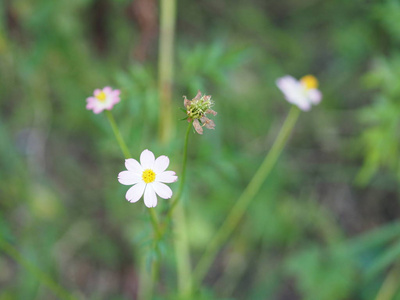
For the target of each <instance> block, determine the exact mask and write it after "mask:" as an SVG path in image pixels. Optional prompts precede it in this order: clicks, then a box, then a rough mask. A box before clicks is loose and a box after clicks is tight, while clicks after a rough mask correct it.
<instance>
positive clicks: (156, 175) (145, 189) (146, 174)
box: [118, 149, 178, 207]
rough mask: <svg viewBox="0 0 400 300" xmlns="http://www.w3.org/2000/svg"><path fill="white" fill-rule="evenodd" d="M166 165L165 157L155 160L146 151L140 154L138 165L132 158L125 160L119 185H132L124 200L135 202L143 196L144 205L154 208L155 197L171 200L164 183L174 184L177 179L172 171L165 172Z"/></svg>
mask: <svg viewBox="0 0 400 300" xmlns="http://www.w3.org/2000/svg"><path fill="white" fill-rule="evenodd" d="M168 165H169V158H168V157H167V156H165V155H162V156H160V157H158V158H157V159H155V157H154V154H153V152H151V151H149V150H147V149H146V150H144V151H143V152H142V154H140V163H139V162H138V161H137V160H135V159H133V158H129V159H126V160H125V167H126V168H127V171H122V172H120V173H119V174H118V181H119V182H120V183H121V184H124V185H132V184H133V186H132V187H131V188H130V189H129V190H128V191H127V192H126V200H128V201H129V202H132V203H133V202H137V201H138V200H139V199H140V198H141V197H142V196H143V194H144V197H143V198H144V204H145V205H146V206H147V207H155V206H156V205H157V195H158V196H159V197H161V198H163V199H169V198H171V196H172V190H171V189H170V188H169V186H167V185H166V184H164V183H171V182H175V181H176V180H177V179H178V177H177V176H176V175H175V172H173V171H165V170H166V169H167V167H168ZM156 194H157V195H156Z"/></svg>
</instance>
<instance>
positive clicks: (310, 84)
mask: <svg viewBox="0 0 400 300" xmlns="http://www.w3.org/2000/svg"><path fill="white" fill-rule="evenodd" d="M300 81H301V83H302V84H303V85H304V86H305V87H306V89H307V90H311V89H316V88H317V87H318V80H317V78H315V77H314V76H312V75H306V76H304V77H302V78H301V79H300Z"/></svg>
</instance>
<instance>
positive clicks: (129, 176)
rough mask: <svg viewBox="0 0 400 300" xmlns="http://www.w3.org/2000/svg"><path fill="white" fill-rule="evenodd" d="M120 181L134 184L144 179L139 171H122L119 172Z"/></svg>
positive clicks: (125, 183)
mask: <svg viewBox="0 0 400 300" xmlns="http://www.w3.org/2000/svg"><path fill="white" fill-rule="evenodd" d="M118 181H119V182H120V183H121V184H124V185H132V184H136V183H138V182H140V181H142V177H141V176H140V175H139V174H138V173H134V172H131V171H122V172H120V173H119V174H118Z"/></svg>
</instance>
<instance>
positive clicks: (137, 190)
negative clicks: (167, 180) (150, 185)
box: [126, 182, 146, 203]
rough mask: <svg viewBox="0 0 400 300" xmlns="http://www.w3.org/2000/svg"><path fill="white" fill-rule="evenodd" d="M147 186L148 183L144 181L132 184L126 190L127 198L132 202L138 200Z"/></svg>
mask: <svg viewBox="0 0 400 300" xmlns="http://www.w3.org/2000/svg"><path fill="white" fill-rule="evenodd" d="M145 187H146V184H145V183H144V182H139V183H137V184H135V185H134V186H132V187H131V188H130V189H129V190H128V191H127V192H126V200H128V201H129V202H132V203H133V202H137V201H138V200H139V199H140V198H141V197H142V195H143V192H144V189H145Z"/></svg>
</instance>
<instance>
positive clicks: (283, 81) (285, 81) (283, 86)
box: [276, 75, 322, 111]
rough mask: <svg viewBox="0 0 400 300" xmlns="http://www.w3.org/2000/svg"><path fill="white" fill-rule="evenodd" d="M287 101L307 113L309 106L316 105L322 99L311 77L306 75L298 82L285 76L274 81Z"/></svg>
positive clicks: (316, 83)
mask: <svg viewBox="0 0 400 300" xmlns="http://www.w3.org/2000/svg"><path fill="white" fill-rule="evenodd" d="M276 85H277V86H278V88H279V89H280V90H281V91H282V92H283V94H284V95H285V98H286V100H287V101H289V102H290V103H292V104H295V105H297V106H298V107H299V108H300V109H301V110H304V111H308V110H310V108H311V105H312V104H313V105H316V104H318V103H319V102H320V101H321V99H322V94H321V92H320V91H319V90H318V89H317V88H318V80H317V78H315V77H314V76H312V75H306V76H304V77H302V78H301V79H300V80H296V79H295V78H293V77H292V76H289V75H286V76H284V77H282V78H279V79H278V80H277V81H276Z"/></svg>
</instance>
